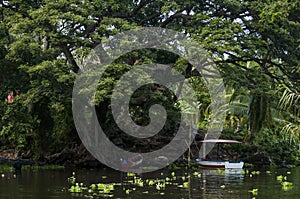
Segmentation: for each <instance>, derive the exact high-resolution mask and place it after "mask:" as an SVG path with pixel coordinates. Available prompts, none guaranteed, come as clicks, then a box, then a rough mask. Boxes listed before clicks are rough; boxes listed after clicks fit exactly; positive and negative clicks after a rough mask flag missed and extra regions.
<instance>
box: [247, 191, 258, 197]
mask: <svg viewBox="0 0 300 199" xmlns="http://www.w3.org/2000/svg"><path fill="white" fill-rule="evenodd" d="M249 192H250V193H252V195H254V196H257V195H258V189H252V190H249Z"/></svg>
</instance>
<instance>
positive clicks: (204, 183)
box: [0, 168, 300, 199]
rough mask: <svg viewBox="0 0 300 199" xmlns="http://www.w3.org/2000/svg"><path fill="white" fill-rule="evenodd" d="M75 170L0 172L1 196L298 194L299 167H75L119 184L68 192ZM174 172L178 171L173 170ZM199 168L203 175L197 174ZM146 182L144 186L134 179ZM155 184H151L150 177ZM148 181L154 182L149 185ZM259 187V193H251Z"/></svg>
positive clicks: (85, 176) (290, 198)
mask: <svg viewBox="0 0 300 199" xmlns="http://www.w3.org/2000/svg"><path fill="white" fill-rule="evenodd" d="M72 172H73V171H72V170H66V169H65V170H30V169H27V170H23V171H22V172H21V174H18V175H15V174H13V172H2V174H4V175H1V177H0V198H1V199H2V198H3V199H25V198H26V199H42V198H45V199H47V198H49V199H50V198H64V199H68V198H74V199H81V198H82V199H83V198H105V197H108V196H110V197H112V198H120V199H121V198H132V199H133V198H136V199H140V198H142V199H156V198H168V199H169V198H172V199H177V198H178V199H181V198H192V199H194V198H203V199H208V198H209V199H210V198H211V199H215V198H228V199H232V198H238V199H244V198H253V197H255V198H257V199H258V198H264V199H265V198H270V199H271V198H275V199H277V198H286V199H295V198H300V168H293V169H275V170H270V172H266V171H260V173H259V174H257V172H255V174H251V171H249V173H246V172H242V173H235V172H233V173H224V171H219V170H200V169H199V170H193V171H188V170H185V169H175V170H174V169H165V170H160V171H157V172H154V173H147V174H143V175H141V176H135V177H132V176H127V175H126V174H125V175H122V174H121V173H120V172H118V171H114V170H110V169H99V170H84V169H83V170H77V171H75V177H76V182H79V183H81V182H82V183H83V184H84V185H83V186H86V187H88V186H90V185H91V184H93V183H104V184H108V183H115V185H114V190H112V191H111V193H109V194H100V193H98V192H97V191H96V193H97V194H96V195H94V196H93V193H89V192H88V190H84V191H83V192H82V193H70V192H69V191H68V190H69V188H70V187H71V183H70V182H68V177H70V176H72ZM173 172H174V173H173ZM199 173H200V174H199ZM280 175H283V176H286V179H283V181H288V182H292V183H293V186H292V188H291V189H287V190H286V191H285V190H284V189H283V187H282V185H281V183H280V181H278V180H277V176H280ZM134 179H135V181H139V182H143V186H142V187H141V186H139V185H138V184H136V183H134V182H133V180H134ZM149 179H150V180H149ZM150 181H152V183H153V185H152V184H151V182H150ZM158 182H159V183H161V184H163V183H165V187H162V188H159V187H157V183H158ZM149 184H150V185H149ZM253 189H258V191H257V195H254V194H253V193H251V192H249V191H251V190H253Z"/></svg>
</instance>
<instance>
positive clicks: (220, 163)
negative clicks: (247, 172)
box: [196, 139, 244, 169]
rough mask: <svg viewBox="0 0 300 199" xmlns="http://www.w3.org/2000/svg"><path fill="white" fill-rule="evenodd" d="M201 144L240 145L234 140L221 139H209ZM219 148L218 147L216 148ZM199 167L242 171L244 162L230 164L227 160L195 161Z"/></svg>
mask: <svg viewBox="0 0 300 199" xmlns="http://www.w3.org/2000/svg"><path fill="white" fill-rule="evenodd" d="M201 142H202V143H216V144H221V143H223V144H224V143H241V142H239V141H236V140H221V139H211V140H203V141H201ZM218 148H219V147H218ZM196 161H197V162H198V164H199V166H200V167H203V168H225V169H242V168H243V167H244V162H232V161H228V160H213V159H212V160H211V159H203V158H198V159H196Z"/></svg>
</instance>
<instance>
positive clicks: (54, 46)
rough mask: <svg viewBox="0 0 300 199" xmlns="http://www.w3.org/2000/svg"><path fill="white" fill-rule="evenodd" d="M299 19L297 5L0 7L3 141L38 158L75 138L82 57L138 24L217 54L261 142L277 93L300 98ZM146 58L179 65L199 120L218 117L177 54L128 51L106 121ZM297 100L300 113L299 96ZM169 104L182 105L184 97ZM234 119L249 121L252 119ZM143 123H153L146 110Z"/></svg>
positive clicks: (11, 1)
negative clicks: (128, 77) (122, 81)
mask: <svg viewBox="0 0 300 199" xmlns="http://www.w3.org/2000/svg"><path fill="white" fill-rule="evenodd" d="M299 13H300V3H299V1H296V0H289V1H288V0H269V1H263V0H253V1H244V0H240V1H237V0H230V1H229V0H213V1H196V0H188V1H181V0H175V1H174V0H172V1H169V0H163V1H162V0H124V1H115V0H109V1H104V0H94V1H91V0H69V1H66V0H57V1H52V0H30V1H28V0H27V1H24V0H7V1H0V19H1V21H0V69H1V71H2V72H1V74H0V78H1V88H0V93H1V99H2V100H1V109H0V114H1V120H0V125H1V126H0V130H1V131H0V135H1V139H0V141H1V143H2V144H4V145H5V146H7V147H16V148H20V149H28V150H37V149H38V150H39V151H40V154H36V155H38V156H39V155H42V154H44V153H51V152H53V151H55V150H57V149H58V148H60V147H63V146H64V145H65V144H64V143H66V142H72V141H73V140H74V139H76V136H75V134H74V133H75V129H74V125H73V120H72V114H71V94H72V87H73V82H74V79H75V77H76V74H77V73H78V71H79V70H80V67H81V64H82V61H83V59H84V58H85V57H86V56H87V55H88V53H89V52H90V50H91V49H93V48H94V47H96V46H97V45H99V44H101V42H102V41H103V40H105V39H107V38H108V37H109V36H111V35H115V34H117V33H120V32H122V31H126V30H130V29H134V28H136V27H162V28H169V29H173V30H177V31H180V32H184V33H185V34H187V35H188V36H190V37H192V38H193V39H195V40H196V41H197V42H198V43H199V45H200V46H201V47H202V48H203V49H205V50H206V51H207V52H208V53H209V54H210V55H211V56H212V57H213V60H214V62H215V63H216V64H217V66H218V68H219V70H220V72H221V74H222V76H223V78H224V82H225V84H226V86H227V87H228V88H230V89H229V90H230V91H231V92H230V94H232V98H231V101H232V102H237V101H238V102H239V104H240V109H242V110H243V108H244V107H243V106H242V105H243V103H244V104H245V103H246V107H248V113H243V114H242V115H247V116H246V117H247V118H248V119H247V120H245V121H244V122H245V123H246V124H247V125H248V127H247V129H248V130H250V133H251V135H252V136H254V134H255V133H256V132H258V131H260V129H261V128H262V127H263V126H264V125H266V124H267V123H268V125H269V127H270V125H273V124H270V122H269V120H270V117H271V116H270V114H271V112H272V111H271V110H272V108H273V109H274V108H276V106H277V105H278V103H277V102H276V100H278V101H279V99H280V98H279V97H278V95H276V93H278V92H279V94H280V92H281V93H282V92H283V90H282V89H288V90H289V91H290V92H292V93H294V94H295V95H297V94H299V92H300V81H299V77H300V60H299V59H300V37H299V32H300V16H299ZM139 62H141V63H166V64H170V65H172V66H174V67H175V68H176V69H178V70H179V71H180V72H181V73H183V74H184V75H185V76H186V78H188V79H190V80H191V82H192V83H193V85H194V87H195V89H196V91H197V97H198V99H199V102H200V103H201V110H200V112H201V117H200V118H202V119H205V118H206V119H207V118H209V112H208V111H207V109H208V108H209V103H210V99H209V95H208V93H207V89H206V88H204V87H205V86H203V82H202V81H201V80H200V79H197V78H198V77H199V76H200V74H199V73H197V72H196V71H194V69H193V67H192V66H191V65H190V64H188V63H186V62H185V60H182V59H181V58H180V57H178V56H177V55H174V54H172V53H169V52H161V51H157V50H154V49H145V50H141V51H137V52H132V53H129V54H127V55H124V56H123V57H121V58H120V59H119V60H117V61H116V62H115V63H114V64H113V65H112V66H113V67H112V68H111V69H110V70H109V71H107V76H106V78H105V79H104V81H103V82H101V83H100V84H99V89H101V92H98V93H97V104H98V105H97V107H98V110H101V111H100V112H101V113H99V114H100V116H99V118H102V120H103V118H105V119H104V121H100V122H103V123H106V124H107V125H109V124H111V123H109V121H110V120H111V119H112V118H111V116H110V113H109V99H110V97H111V91H112V87H113V86H114V84H115V82H116V80H117V79H118V78H119V76H120V75H122V74H123V73H124V72H126V71H128V70H129V69H131V68H132V67H134V66H135V64H139ZM144 89H147V88H144ZM10 91H15V92H16V91H19V95H18V96H16V97H15V102H14V103H13V104H8V103H7V102H5V99H6V97H7V94H8V93H9V92H10ZM159 95H160V94H158V93H156V92H154V93H152V97H154V98H155V97H159ZM167 95H168V94H167ZM242 96H244V97H242ZM245 96H247V97H245ZM245 98H246V100H245ZM137 99H138V98H137ZM139 99H142V98H141V97H140V98H139ZM242 99H243V100H242ZM274 99H275V100H274ZM146 101H147V100H146ZM154 101H155V100H154ZM144 103H145V100H144V101H143V100H142V101H140V104H139V101H138V100H136V101H133V104H135V105H136V106H138V108H137V109H136V111H141V110H144V109H145V108H146V109H147V107H148V105H144V106H141V104H144ZM293 103H296V104H297V103H298V105H297V107H299V100H298V101H296V102H293ZM166 104H169V105H170V106H173V108H174V110H175V109H176V100H175V101H174V100H173V101H172V100H171V102H170V103H166ZM232 110H233V109H231V113H236V112H234V111H232ZM235 115H236V116H237V117H238V118H239V119H238V121H239V122H241V121H242V120H241V118H242V117H243V116H241V115H239V114H235ZM176 117H177V116H176ZM135 119H136V121H137V122H140V123H144V122H145V121H143V119H141V118H140V115H139V114H136V115H135ZM100 120H101V119H100ZM292 120H293V121H294V122H295V121H297V122H298V121H299V120H297V119H296V120H295V119H294V118H293V119H292ZM202 124H203V123H201V124H199V126H203V125H202ZM248 130H247V131H248ZM166 131H167V130H166ZM33 141H34V143H32V144H31V145H30V147H29V146H28V145H26V143H29V142H33Z"/></svg>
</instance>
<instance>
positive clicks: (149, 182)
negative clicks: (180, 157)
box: [68, 171, 201, 198]
mask: <svg viewBox="0 0 300 199" xmlns="http://www.w3.org/2000/svg"><path fill="white" fill-rule="evenodd" d="M164 175H165V174H162V173H160V175H159V177H158V178H156V179H142V178H141V177H140V176H139V175H137V174H135V173H126V175H124V179H123V181H122V183H93V184H91V185H89V186H86V185H84V184H83V183H78V181H77V178H76V175H75V172H73V173H72V176H71V177H69V178H68V182H69V183H70V184H71V185H70V188H69V189H68V191H69V192H70V193H76V194H82V195H84V196H85V197H88V198H99V197H116V196H115V195H114V194H115V193H114V192H115V190H118V192H116V193H118V194H121V193H122V191H123V194H124V196H125V195H130V194H131V193H132V192H134V191H137V190H142V193H144V194H148V193H150V192H152V191H155V192H158V193H157V194H159V195H165V189H166V187H167V186H168V185H172V186H177V187H179V188H184V189H189V188H190V177H191V176H190V175H189V174H188V173H185V174H184V175H180V176H176V174H175V172H174V171H173V172H171V173H170V174H169V175H168V176H164ZM193 176H195V177H200V176H201V174H200V173H199V172H194V173H193ZM100 179H106V178H103V176H100ZM145 189H146V190H145ZM120 190H122V191H121V192H120Z"/></svg>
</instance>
